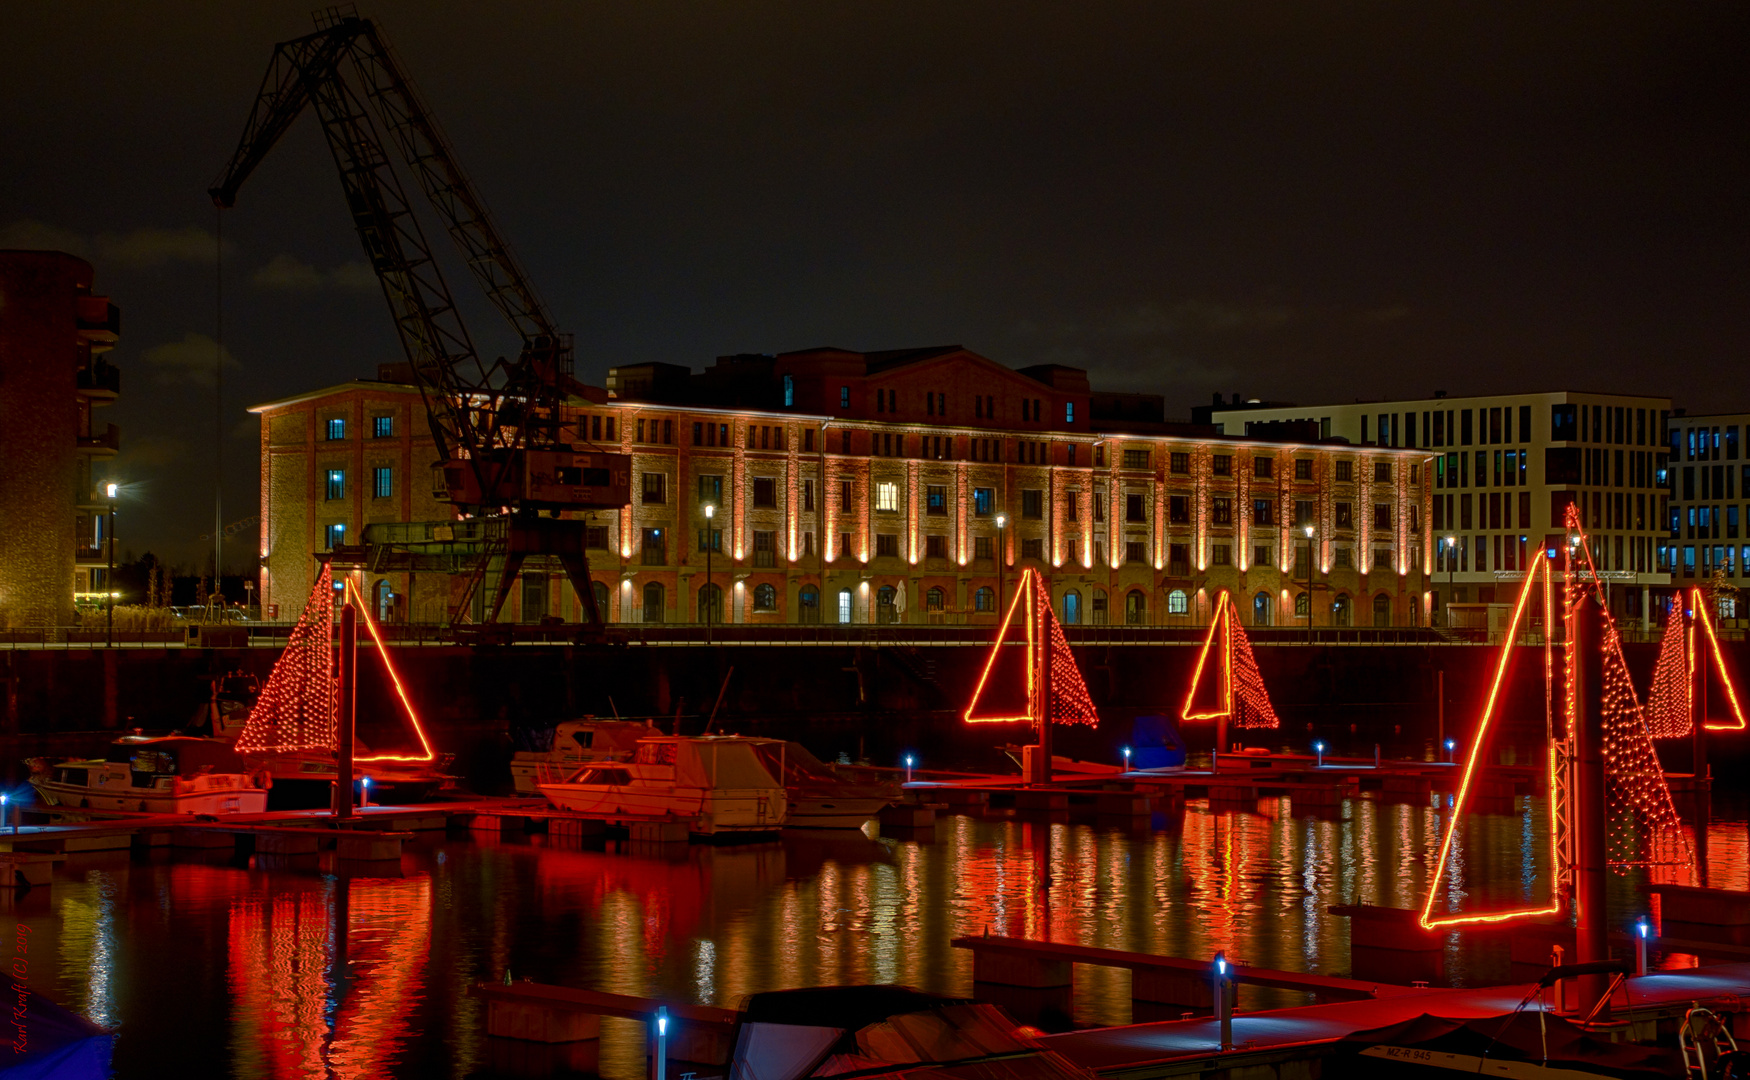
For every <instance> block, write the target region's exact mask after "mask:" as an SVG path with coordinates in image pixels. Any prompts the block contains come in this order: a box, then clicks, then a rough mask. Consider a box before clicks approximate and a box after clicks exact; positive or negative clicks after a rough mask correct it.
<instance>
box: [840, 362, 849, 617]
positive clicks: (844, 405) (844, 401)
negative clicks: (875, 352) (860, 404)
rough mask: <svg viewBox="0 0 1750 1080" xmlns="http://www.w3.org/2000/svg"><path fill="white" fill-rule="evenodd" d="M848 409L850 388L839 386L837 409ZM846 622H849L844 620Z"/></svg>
mask: <svg viewBox="0 0 1750 1080" xmlns="http://www.w3.org/2000/svg"><path fill="white" fill-rule="evenodd" d="M850 407H851V388H850V387H848V386H841V387H839V408H841V409H848V408H850ZM846 621H849V620H846Z"/></svg>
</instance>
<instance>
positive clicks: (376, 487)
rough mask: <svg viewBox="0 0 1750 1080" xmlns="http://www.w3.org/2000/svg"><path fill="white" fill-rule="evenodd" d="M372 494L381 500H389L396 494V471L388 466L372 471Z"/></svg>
mask: <svg viewBox="0 0 1750 1080" xmlns="http://www.w3.org/2000/svg"><path fill="white" fill-rule="evenodd" d="M371 494H372V495H374V496H376V497H377V498H379V499H387V498H388V497H389V496H391V495H393V494H395V470H394V469H392V468H390V467H389V466H387V465H382V466H379V467H377V468H375V469H372V470H371Z"/></svg>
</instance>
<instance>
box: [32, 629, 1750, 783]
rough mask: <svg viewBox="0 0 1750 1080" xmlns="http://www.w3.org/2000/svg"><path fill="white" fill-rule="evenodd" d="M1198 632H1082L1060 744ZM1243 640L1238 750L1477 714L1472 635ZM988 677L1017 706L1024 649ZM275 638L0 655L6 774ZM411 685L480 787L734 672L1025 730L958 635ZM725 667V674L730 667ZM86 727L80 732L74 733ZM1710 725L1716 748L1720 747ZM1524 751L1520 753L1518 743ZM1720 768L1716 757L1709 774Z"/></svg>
mask: <svg viewBox="0 0 1750 1080" xmlns="http://www.w3.org/2000/svg"><path fill="white" fill-rule="evenodd" d="M1625 650H1626V652H1627V655H1628V659H1629V664H1630V667H1631V669H1632V670H1633V673H1634V675H1635V680H1636V683H1637V685H1639V686H1640V687H1642V688H1643V693H1644V688H1645V686H1646V685H1647V681H1648V678H1649V676H1650V672H1651V668H1652V665H1653V661H1654V658H1655V654H1656V646H1653V645H1650V644H1647V645H1642V644H1629V645H1627V646H1625ZM1199 651H1200V650H1199V647H1198V646H1197V645H1109V646H1108V645H1101V646H1088V647H1080V648H1078V649H1077V650H1076V652H1077V659H1078V661H1079V663H1080V666H1081V669H1082V671H1083V673H1084V675H1085V678H1086V680H1087V684H1088V689H1089V693H1090V694H1091V696H1092V697H1093V699H1094V701H1095V703H1096V704H1097V705H1098V706H1099V709H1100V713H1101V716H1102V724H1101V726H1100V728H1099V729H1098V730H1093V729H1089V728H1085V727H1077V728H1059V729H1058V732H1059V736H1058V743H1057V746H1058V751H1059V752H1060V753H1066V754H1069V755H1071V756H1074V757H1079V758H1085V759H1089V760H1102V761H1116V760H1117V759H1118V754H1119V748H1120V747H1121V746H1123V745H1125V744H1127V743H1129V742H1130V741H1131V738H1132V731H1133V727H1132V722H1133V719H1134V718H1135V717H1136V716H1139V715H1145V714H1149V713H1161V714H1165V715H1168V716H1175V717H1176V716H1177V715H1178V713H1179V710H1180V707H1181V706H1182V704H1183V702H1184V698H1185V694H1186V690H1187V687H1188V685H1189V683H1190V680H1191V678H1192V675H1193V672H1194V670H1195V668H1196V664H1197V658H1198V654H1199ZM1254 651H1255V654H1256V656H1257V659H1258V664H1259V668H1260V670H1261V672H1262V674H1263V677H1264V681H1265V684H1266V685H1267V686H1268V688H1269V692H1270V695H1271V698H1272V701H1273V703H1274V705H1275V707H1276V710H1277V712H1278V713H1279V714H1280V716H1281V718H1282V726H1281V728H1280V729H1278V730H1276V731H1270V732H1244V733H1239V734H1238V735H1236V737H1241V736H1243V737H1244V738H1245V741H1246V742H1247V743H1248V745H1262V746H1270V747H1275V748H1282V749H1296V750H1305V749H1306V748H1307V747H1308V746H1310V744H1311V742H1312V741H1313V739H1315V738H1318V739H1322V740H1324V741H1325V742H1326V743H1328V744H1329V746H1330V749H1331V752H1332V753H1356V754H1363V755H1371V754H1372V752H1373V746H1374V744H1375V743H1378V744H1380V745H1381V747H1382V752H1383V753H1385V754H1386V755H1387V756H1394V755H1395V756H1400V757H1415V758H1422V757H1424V756H1432V755H1434V754H1435V752H1436V751H1435V746H1436V742H1437V739H1436V732H1437V729H1438V727H1439V724H1440V720H1439V716H1440V708H1439V704H1438V696H1437V693H1436V686H1437V685H1438V680H1439V676H1440V673H1444V686H1445V699H1446V703H1445V728H1444V730H1445V732H1446V734H1448V735H1451V736H1454V737H1458V738H1460V739H1463V738H1464V737H1465V736H1467V735H1468V733H1469V731H1470V730H1471V728H1472V725H1473V724H1474V722H1475V718H1476V716H1477V715H1478V713H1479V711H1480V709H1481V707H1482V704H1483V702H1484V700H1485V699H1486V698H1487V695H1488V692H1489V686H1490V684H1491V682H1492V679H1493V674H1494V666H1495V664H1496V662H1497V658H1498V655H1499V651H1498V649H1496V648H1492V647H1487V646H1467V645H1444V644H1440V645H1336V646H1320V645H1312V646H1307V645H1292V646H1291V645H1271V644H1259V645H1257V646H1255V650H1254ZM1010 652H1012V653H1013V654H1014V657H1013V661H1012V663H1013V667H1005V666H1004V665H1005V664H1008V663H1010V662H1011V661H1010V660H1009V659H1008V658H1007V657H1005V658H1004V660H1003V661H1001V662H999V664H998V666H997V668H996V669H995V670H993V672H992V674H991V678H990V680H989V687H990V689H991V690H992V691H995V692H999V693H1002V694H1004V695H1006V696H1007V697H1008V698H1009V699H1010V700H1012V701H1017V702H1018V701H1019V700H1020V696H1021V693H1022V691H1021V688H1020V685H1019V681H1018V679H1019V676H1018V668H1019V663H1020V654H1021V650H1020V649H1013V650H1010ZM1515 653H1516V658H1515V660H1514V663H1513V668H1512V674H1511V675H1510V677H1509V679H1508V683H1507V686H1506V690H1505V693H1504V695H1503V700H1504V701H1505V702H1506V709H1507V711H1506V713H1505V716H1506V727H1505V730H1504V731H1503V733H1502V736H1501V737H1500V739H1499V740H1498V743H1497V747H1496V751H1497V753H1502V754H1507V755H1514V754H1523V753H1527V752H1529V750H1530V748H1531V747H1532V746H1533V745H1535V744H1536V743H1538V742H1540V741H1541V738H1542V733H1543V708H1544V705H1543V686H1542V681H1543V680H1542V673H1543V657H1542V651H1541V650H1540V649H1538V648H1535V647H1520V648H1518V649H1516V650H1515ZM278 655H279V654H278V652H277V650H272V649H234V650H228V649H197V648H187V649H183V648H166V649H153V648H127V649H114V650H105V649H101V648H93V649H53V650H48V649H44V650H28V649H19V650H5V651H0V694H3V701H4V711H3V714H0V717H3V720H4V729H3V730H0V738H3V739H4V740H6V743H7V745H0V751H4V753H5V758H6V760H4V761H0V768H3V769H8V770H14V771H15V770H16V767H17V760H16V759H17V758H20V757H23V756H28V754H30V753H43V754H49V753H70V752H76V751H75V750H74V746H75V745H85V744H89V745H90V748H91V749H95V748H97V747H100V746H101V745H102V743H103V741H104V740H105V739H106V738H108V737H110V735H111V734H113V733H115V732H117V731H118V730H119V731H126V730H128V729H131V728H136V727H137V728H142V729H144V730H146V731H163V730H166V729H170V728H175V727H179V726H182V725H184V724H187V723H188V722H189V721H190V719H191V718H192V717H194V716H195V715H196V714H197V712H199V711H200V710H201V709H202V707H203V704H204V703H205V702H206V700H207V699H208V696H209V692H210V685H211V683H210V680H211V679H212V677H213V676H215V675H222V674H224V673H226V672H228V671H233V670H241V671H247V672H252V673H254V674H256V675H257V676H259V677H260V678H261V679H262V680H263V681H264V682H265V680H266V678H267V675H268V672H269V670H270V669H271V667H272V665H273V662H274V660H275V659H277V657H278ZM392 655H393V658H394V662H395V665H396V667H397V668H398V669H399V671H400V673H401V677H402V679H403V681H404V683H405V684H406V687H407V690H408V693H409V695H410V697H411V699H412V701H413V703H414V705H415V707H416V708H417V709H418V711H419V712H420V714H421V716H422V717H423V718H424V720H425V721H426V723H427V726H428V729H429V730H431V732H432V733H433V735H434V736H435V739H436V741H437V742H438V744H439V745H440V746H441V747H443V748H444V749H445V750H446V751H449V752H453V753H455V754H457V756H458V762H457V764H458V767H459V768H460V769H461V770H462V772H463V773H464V774H465V775H467V776H469V777H470V779H471V780H473V781H474V782H475V783H476V786H477V787H478V788H479V789H480V790H489V789H491V788H492V787H493V785H494V784H496V783H498V782H500V781H501V780H503V779H504V777H506V776H507V775H508V773H507V772H506V766H505V764H504V763H505V762H506V761H507V760H508V755H509V753H510V751H511V750H512V749H514V748H516V747H517V746H518V745H522V744H525V743H526V741H527V740H528V739H529V738H530V733H531V732H532V731H535V730H538V729H541V728H543V727H548V726H550V725H551V724H553V723H554V722H556V721H558V720H561V719H565V718H568V717H573V716H578V715H582V714H586V713H593V714H596V715H602V716H610V715H620V716H625V717H652V716H654V717H660V718H662V723H663V725H664V726H665V727H668V726H669V725H670V722H671V721H672V718H673V717H674V716H676V714H679V715H680V717H681V721H680V723H681V730H683V731H686V732H697V731H699V730H701V729H702V728H703V727H704V725H705V723H706V717H707V716H708V715H709V714H710V712H711V710H712V707H713V703H714V702H715V701H716V699H717V697H718V693H719V690H720V688H722V686H723V685H724V680H725V677H726V676H727V677H728V687H727V690H726V691H725V692H724V693H723V701H722V705H721V707H720V708H719V710H718V716H717V720H716V724H715V730H717V731H729V732H736V733H740V734H770V735H778V736H785V737H790V738H796V739H798V740H799V741H801V742H803V743H805V744H806V745H808V746H809V747H810V748H811V749H812V750H814V751H815V753H817V754H820V755H822V756H829V757H836V756H837V755H838V754H840V753H846V754H849V755H851V756H852V757H853V758H856V757H866V758H867V759H869V760H871V761H876V762H888V761H897V760H898V757H899V755H900V754H901V753H903V752H905V751H907V750H910V751H914V752H916V753H917V754H918V755H919V757H920V760H922V761H924V762H927V763H929V764H931V765H935V766H938V767H961V768H974V769H985V768H997V767H1000V766H1002V762H1001V761H1000V759H999V758H998V756H997V754H998V752H997V751H996V750H995V749H994V748H995V747H997V746H1000V745H1001V744H1002V743H1005V742H1017V743H1019V742H1026V741H1030V740H1029V738H1028V736H1027V732H1026V730H1025V728H1024V727H1023V726H1022V725H1018V724H1017V725H980V726H977V727H969V726H968V725H965V724H963V723H961V722H960V720H959V712H960V710H961V709H963V708H964V707H965V704H966V702H967V701H968V699H969V698H970V696H971V694H972V692H973V689H974V688H975V687H976V686H977V684H978V681H979V677H980V675H981V673H982V671H983V669H984V665H985V661H986V657H987V655H988V650H987V649H983V648H973V647H968V646H929V645H909V646H893V645H830V646H769V647H717V648H713V647H710V646H703V645H698V646H687V645H681V646H663V647H654V646H631V647H626V646H621V647H605V646H566V645H545V644H543V645H511V646H475V647H466V646H406V647H397V648H394V649H393V652H392ZM731 668H733V673H732V674H731V673H730V669H731ZM397 715H398V714H397V712H396V706H395V702H394V698H393V696H392V690H391V688H390V684H389V680H388V679H387V678H386V676H385V673H384V672H383V670H382V667H381V663H380V661H378V659H377V658H376V656H375V654H374V653H373V652H372V651H371V650H368V649H367V650H361V659H360V735H361V737H362V738H363V739H365V740H366V741H367V742H369V743H370V744H372V745H373V746H377V747H381V748H387V747H389V746H390V745H393V744H395V743H397V742H398V741H400V739H401V738H402V737H403V735H402V729H401V727H400V725H399V724H398V722H396V717H397ZM81 733H84V734H81ZM1185 736H1186V740H1187V742H1188V743H1189V744H1190V746H1191V748H1192V750H1193V752H1196V751H1199V750H1207V749H1209V747H1210V745H1211V744H1212V742H1213V731H1212V729H1211V727H1210V726H1209V725H1196V726H1191V727H1190V728H1189V729H1188V730H1187V731H1186V732H1185ZM1724 741H1726V740H1724V739H1723V738H1722V739H1720V740H1716V743H1719V742H1724ZM1520 760H1524V758H1523V757H1522V758H1520ZM1717 771H1718V770H1717V769H1716V772H1717Z"/></svg>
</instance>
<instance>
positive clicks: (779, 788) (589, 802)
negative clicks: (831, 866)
mask: <svg viewBox="0 0 1750 1080" xmlns="http://www.w3.org/2000/svg"><path fill="white" fill-rule="evenodd" d="M783 754H784V743H783V741H782V740H779V739H754V738H746V737H743V736H740V735H699V736H685V735H651V736H646V737H644V738H642V739H639V740H638V749H637V751H636V752H635V753H634V754H633V755H632V760H631V761H624V762H591V763H589V764H586V765H583V766H581V767H580V768H578V770H577V771H576V772H575V773H573V774H572V775H571V776H570V777H568V778H567V779H565V780H563V781H561V782H559V783H543V784H540V785H538V786H539V788H540V791H541V794H542V795H544V796H546V798H547V801H548V802H550V803H552V804H553V805H554V806H555V807H557V808H559V809H561V810H574V811H577V812H578V813H583V814H596V815H600V816H601V817H602V818H604V819H607V820H615V821H637V820H647V821H664V820H673V821H682V822H685V823H686V826H687V830H688V831H689V832H691V833H693V834H695V835H700V836H717V835H721V834H724V833H761V832H775V831H777V830H778V829H781V828H783V826H784V823H785V821H786V820H787V818H788V810H789V800H788V799H787V798H786V796H785V792H784V782H783V780H782V779H781V777H782V776H783V774H784V767H783ZM774 758H775V761H776V768H775V769H774V768H773V767H772V766H771V764H770V763H771V762H772V761H773V760H774Z"/></svg>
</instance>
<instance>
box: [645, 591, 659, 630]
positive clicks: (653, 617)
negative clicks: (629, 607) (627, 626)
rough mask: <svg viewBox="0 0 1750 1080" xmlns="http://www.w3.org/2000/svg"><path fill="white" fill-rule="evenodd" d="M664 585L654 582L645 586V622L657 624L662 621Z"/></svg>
mask: <svg viewBox="0 0 1750 1080" xmlns="http://www.w3.org/2000/svg"><path fill="white" fill-rule="evenodd" d="M662 602H663V598H662V583H661V582H660V581H652V582H651V583H649V584H648V585H646V586H644V621H645V622H647V623H657V622H661V621H662Z"/></svg>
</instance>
